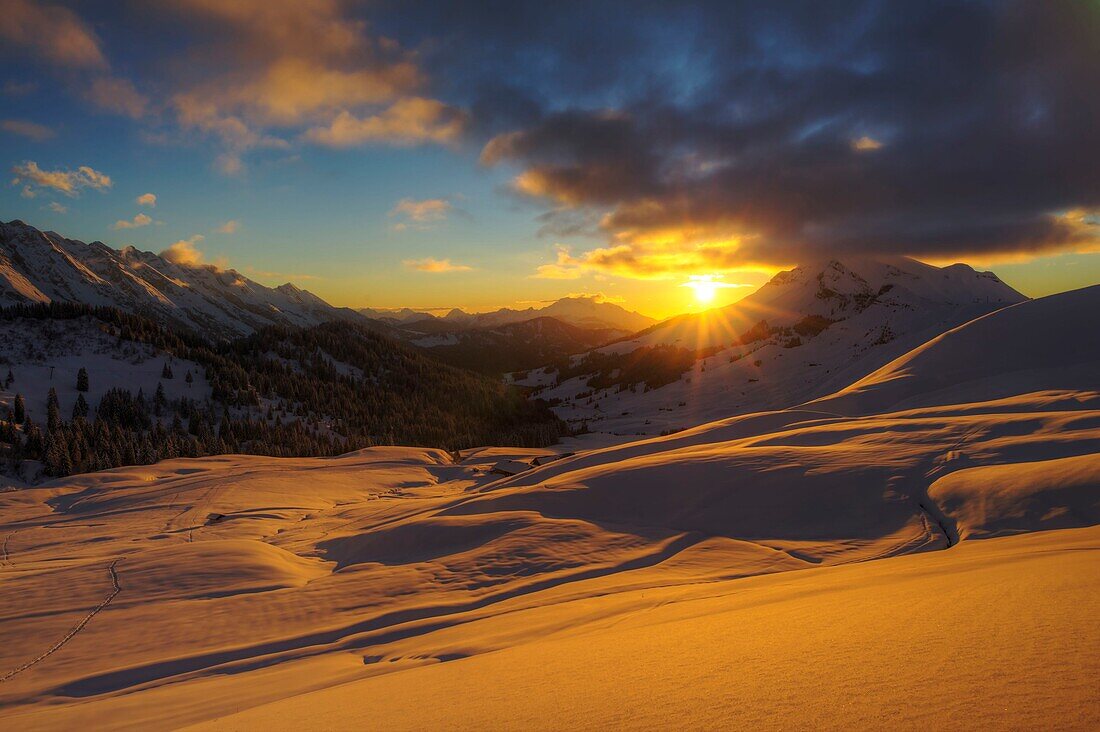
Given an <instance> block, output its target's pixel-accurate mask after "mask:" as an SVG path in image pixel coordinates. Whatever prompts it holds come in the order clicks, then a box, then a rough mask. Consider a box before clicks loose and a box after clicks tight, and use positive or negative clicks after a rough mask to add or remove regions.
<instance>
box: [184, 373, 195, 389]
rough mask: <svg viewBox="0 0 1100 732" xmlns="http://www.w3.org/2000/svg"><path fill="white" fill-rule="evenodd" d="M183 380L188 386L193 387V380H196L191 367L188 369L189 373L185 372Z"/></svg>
mask: <svg viewBox="0 0 1100 732" xmlns="http://www.w3.org/2000/svg"><path fill="white" fill-rule="evenodd" d="M183 380H184V381H186V382H187V388H188V389H190V388H191V382H193V381H194V380H195V378H194V377H193V376H191V370H190V369H188V370H187V373H186V374H184V376H183Z"/></svg>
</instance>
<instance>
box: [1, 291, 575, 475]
mask: <svg viewBox="0 0 1100 732" xmlns="http://www.w3.org/2000/svg"><path fill="white" fill-rule="evenodd" d="M19 318H32V319H53V320H75V319H79V318H88V319H91V320H93V321H96V323H97V324H98V326H99V327H101V328H102V329H104V331H105V332H107V333H110V334H111V335H113V336H114V337H116V338H117V339H118V341H119V344H120V345H121V344H122V343H124V342H126V341H133V342H137V343H144V344H147V345H149V346H151V347H153V348H154V349H156V351H157V352H158V353H159V354H161V355H163V356H164V357H165V358H166V361H165V364H164V367H163V369H162V371H161V379H162V380H166V379H171V378H175V374H174V373H173V371H172V364H171V359H172V358H178V359H183V360H186V361H190V362H194V363H196V364H199V367H200V368H201V369H202V375H203V376H204V377H205V379H206V382H207V383H208V384H209V385H210V395H209V397H205V396H204V397H203V398H202V399H194V398H190V397H182V398H178V399H168V398H166V397H165V392H164V388H163V382H162V383H160V384H158V388H157V390H156V392H155V393H154V394H152V395H148V394H145V393H144V392H143V391H142V390H141V389H138V390H137V392H136V393H134V392H132V391H131V390H128V389H124V388H113V389H110V390H108V391H106V392H105V393H104V394H103V395H102V397H101V398H100V400H99V402H98V403H97V404H96V405H95V407H94V409H93V408H92V406H91V405H90V404H88V402H87V400H86V399H85V397H84V394H85V393H86V392H87V391H88V388H89V374H88V372H87V370H86V369H81V370H80V371H79V372H78V375H77V384H76V387H77V399H76V402H75V404H74V405H73V409H72V411H71V413H70V414H68V415H63V414H62V413H61V409H60V404H59V403H58V400H57V395H56V391H54V390H52V389H51V393H50V394H48V395H47V410H46V411H47V414H46V420H45V423H44V424H42V425H39V424H37V423H36V422H35V421H34V420H33V419H31V417H30V415H29V414H28V413H27V410H26V406H25V402H24V399H23V398H22V396H21V395H19V396H17V397H16V398H15V400H14V403H13V408H12V409H11V410H9V414H7V415H6V418H5V419H4V420H3V422H0V450H3V451H4V452H6V454H7V457H8V459H9V460H10V461H11V462H12V463H15V464H18V463H20V462H21V461H23V460H40V461H42V463H43V465H44V469H45V472H46V473H47V474H49V475H54V476H61V475H68V474H71V473H78V472H86V471H90V470H102V469H105V468H110V467H116V466H119V465H132V464H149V463H153V462H156V461H158V460H163V459H167V458H174V457H199V456H203V455H213V454H225V453H246V454H259V455H274V456H283V457H310V456H323V455H337V454H341V453H343V452H347V451H349V450H355V449H360V448H363V447H369V446H372V445H383V444H403V445H419V446H430V447H442V448H445V449H450V450H455V449H462V448H466V447H472V446H475V445H485V444H510V445H520V446H543V445H547V444H552V443H553V442H555V441H557V440H558V439H559V438H560V437H561V436H562V435H563V434H566V432H567V428H566V427H565V425H564V423H562V422H561V421H560V420H558V419H557V418H556V417H555V416H554V415H553V413H552V412H551V411H550V410H549V409H548V408H547V406H546V405H545V403H542V402H538V401H531V400H528V399H527V398H526V397H525V394H524V393H523V392H522V391H521V390H519V389H516V388H513V387H507V386H505V385H504V384H501V383H499V382H498V381H496V380H493V379H490V378H487V377H484V376H480V375H478V374H474V373H472V372H469V371H465V370H462V369H458V368H455V367H452V366H447V365H445V364H442V363H440V362H438V361H436V360H434V359H432V358H430V357H428V356H426V355H424V354H421V353H418V352H416V351H414V350H412V349H410V348H408V347H406V346H403V345H401V344H398V343H396V342H394V341H392V340H390V339H388V338H386V337H384V336H382V335H380V334H378V333H376V332H374V331H372V330H370V329H369V328H367V327H363V326H360V325H357V324H353V323H342V322H336V323H326V324H323V325H319V326H315V327H312V328H289V327H282V326H273V327H270V328H267V329H264V330H261V331H259V332H257V333H255V334H254V335H252V336H248V337H246V338H242V339H238V340H236V341H233V342H230V343H224V344H217V345H215V344H212V343H209V342H207V341H206V340H205V339H203V338H202V337H201V336H198V335H196V334H194V333H191V332H188V331H184V330H176V329H172V328H167V327H164V326H162V325H161V324H159V323H157V322H155V321H153V320H150V319H148V318H144V317H142V316H138V315H134V314H131V313H126V312H122V311H119V310H116V309H114V308H109V307H98V306H89V305H82V304H74V303H48V304H39V303H35V304H20V305H14V306H10V307H7V308H2V309H0V322H3V321H14V320H16V319H19ZM192 378H193V377H192V374H191V373H190V371H189V370H188V371H187V373H186V374H185V375H184V379H185V380H186V381H188V383H191V380H192ZM5 382H6V384H7V388H8V389H9V390H15V391H18V390H19V384H18V377H17V375H16V374H11V373H10V372H9V375H8V378H7V379H6V380H5ZM12 382H14V383H12Z"/></svg>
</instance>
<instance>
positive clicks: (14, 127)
mask: <svg viewBox="0 0 1100 732" xmlns="http://www.w3.org/2000/svg"><path fill="white" fill-rule="evenodd" d="M0 129H2V130H4V132H10V133H12V134H13V135H21V136H22V137H26V138H28V139H31V140H34V141H35V142H42V141H43V140H48V139H50V138H51V137H53V136H54V131H53V130H52V129H50V128H49V127H46V126H45V125H40V124H38V123H37V122H28V121H26V120H21V119H6V120H3V121H2V122H0Z"/></svg>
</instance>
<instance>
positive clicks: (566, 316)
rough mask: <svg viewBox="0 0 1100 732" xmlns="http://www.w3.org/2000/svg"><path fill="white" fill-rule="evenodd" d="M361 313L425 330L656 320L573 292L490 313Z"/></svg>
mask: <svg viewBox="0 0 1100 732" xmlns="http://www.w3.org/2000/svg"><path fill="white" fill-rule="evenodd" d="M359 312H360V313H362V314H363V315H365V316H367V317H368V318H371V319H372V320H381V321H383V322H387V323H390V324H393V325H399V326H401V327H403V328H407V329H409V330H415V331H419V332H422V333H439V332H445V331H457V330H463V329H473V328H496V327H499V326H502V325H509V324H512V323H522V322H525V321H528V320H533V319H535V318H555V319H557V320H560V321H562V322H563V323H568V324H569V325H572V326H575V327H578V328H586V329H590V330H612V331H621V332H624V333H634V332H637V331H639V330H642V329H643V328H648V327H649V326H651V325H653V324H654V323H656V322H657V320H656V319H654V318H651V317H649V316H648V315H642V314H641V313H636V312H633V311H631V310H627V309H626V308H624V307H622V306H621V305H617V304H615V303H613V302H608V301H606V300H604V299H603V298H602V297H600V296H598V295H573V296H570V297H563V298H561V299H560V300H555V301H553V302H550V303H548V304H545V305H543V306H542V307H529V308H524V309H522V310H516V309H513V308H501V309H499V310H494V311H492V312H487V313H468V312H466V311H464V310H462V309H460V308H454V309H452V310H450V311H448V312H447V313H446V314H445V315H443V316H437V315H434V314H432V313H430V312H427V311H423V310H412V309H410V308H400V309H397V310H378V309H372V308H361V309H360V310H359Z"/></svg>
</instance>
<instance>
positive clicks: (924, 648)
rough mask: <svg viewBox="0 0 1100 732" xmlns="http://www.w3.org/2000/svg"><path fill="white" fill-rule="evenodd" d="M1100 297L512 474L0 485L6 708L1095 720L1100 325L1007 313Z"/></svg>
mask: <svg viewBox="0 0 1100 732" xmlns="http://www.w3.org/2000/svg"><path fill="white" fill-rule="evenodd" d="M1097 306H1100V288H1091V289H1089V290H1083V291H1078V292H1077V293H1070V294H1068V295H1064V296H1056V297H1052V298H1046V299H1044V300H1038V301H1034V302H1030V303H1025V304H1023V305H1020V306H1017V307H1013V308H1009V309H1007V310H1003V311H1000V312H999V313H997V314H996V315H994V316H990V317H989V318H986V319H983V320H980V321H976V322H975V323H971V324H969V325H968V326H965V327H964V328H961V329H959V330H958V331H956V332H954V333H952V334H947V335H946V336H945V337H943V338H940V339H937V340H935V341H933V342H931V343H929V344H928V345H926V346H925V347H923V348H921V349H918V350H917V351H914V352H913V353H911V354H908V355H906V356H904V357H902V358H900V359H898V360H896V361H894V362H893V363H891V364H889V365H888V366H886V367H884V368H883V369H881V370H879V371H878V372H876V373H875V374H872V375H871V376H870V377H868V378H867V379H864V380H862V381H861V382H859V383H857V384H855V385H853V386H852V387H851V388H849V389H845V390H842V391H841V392H839V393H837V394H836V395H833V396H831V397H829V398H827V399H823V400H819V401H817V402H814V403H810V404H806V405H803V406H801V407H798V408H794V409H788V410H781V411H770V412H760V413H755V414H748V415H742V416H738V417H733V418H729V419H724V420H721V421H718V422H712V423H708V424H705V425H702V426H699V427H696V428H694V429H690V430H685V431H682V432H679V433H677V434H675V435H670V436H667V437H656V438H650V439H646V440H641V441H637V442H620V443H618V444H609V445H608V444H599V443H596V442H588V443H586V442H584V441H579V442H577V443H574V444H572V445H570V446H565V447H563V448H560V449H565V448H566V447H568V448H569V450H568V451H573V450H577V452H576V454H574V455H572V456H568V457H564V458H562V459H558V460H555V461H553V462H550V463H548V464H547V465H545V466H543V467H538V468H535V469H533V470H530V471H527V472H523V473H521V474H519V475H516V476H513V477H505V478H502V477H499V476H497V475H494V474H492V473H491V472H490V471H489V469H490V468H491V467H492V466H493V465H494V464H495V463H496V462H498V461H500V460H510V461H515V460H530V459H532V458H534V457H546V456H547V455H546V451H543V450H532V451H524V450H520V449H516V448H485V449H482V450H475V451H466V452H464V453H463V454H462V455H460V456H458V457H459V460H458V461H457V462H456V461H455V459H454V456H451V455H448V454H446V453H444V452H441V451H436V450H427V449H417V448H372V449H369V450H364V451H360V452H358V453H352V454H350V455H346V456H342V457H340V458H331V459H312V460H306V459H302V460H278V459H272V458H265V457H248V456H221V457H212V458H204V459H200V460H177V461H169V462H164V463H160V464H157V465H151V466H144V467H135V468H120V469H116V470H111V471H105V472H103V473H97V474H90V475H82V476H74V477H71V478H67V479H63V480H59V481H56V482H54V483H52V484H46V485H43V486H39V487H36V488H33V489H25V490H20V491H12V492H7V493H0V547H2V551H0V678H3V679H4V680H3V681H2V682H0V726H10V727H11V728H13V729H72V728H74V727H83V728H96V729H150V728H160V729H163V728H177V727H183V726H187V725H192V724H194V725H199V726H200V728H209V729H240V730H243V729H257V728H261V729H302V728H326V729H343V728H358V727H370V728H396V729H438V728H467V729H533V728H562V727H567V728H573V727H578V728H602V729H606V728H608V727H631V728H636V727H642V728H685V727H686V728H719V727H733V728H750V727H751V728H768V729H780V728H782V729H790V728H837V729H839V728H852V727H855V728H860V729H864V728H901V729H918V728H921V729H924V728H927V727H929V726H931V725H950V726H966V727H975V728H978V727H980V728H1039V727H1042V728H1059V729H1095V728H1096V727H1097V726H1098V725H1100V691H1098V687H1097V686H1096V684H1095V679H1096V677H1097V675H1098V674H1100V653H1098V650H1097V649H1100V624H1097V623H1096V617H1097V616H1098V612H1100V564H1098V563H1097V562H1096V559H1095V557H1096V556H1097V554H1096V552H1097V550H1098V549H1100V529H1098V525H1100V501H1098V495H1100V381H1098V379H1100V368H1098V366H1100V339H1096V338H1084V339H1078V340H1076V341H1074V342H1073V343H1072V344H1069V343H1066V342H1065V341H1063V340H1059V339H1057V338H1056V336H1057V332H1056V329H1054V328H1053V327H1052V328H1051V329H1050V333H1049V334H1048V335H1046V336H1043V337H1041V338H1038V339H1037V340H1033V341H1029V342H1025V341H1023V340H1022V339H1020V338H1018V337H1017V338H1012V337H1009V336H1011V335H1012V334H1018V333H1020V332H1022V330H1023V329H1025V328H1028V327H1031V326H1032V325H1033V324H1034V323H1035V322H1043V323H1050V322H1053V321H1052V319H1057V320H1060V321H1062V322H1063V323H1064V327H1067V328H1072V329H1075V332H1076V333H1084V332H1087V329H1085V327H1084V325H1085V323H1086V322H1087V320H1088V318H1090V317H1091V314H1092V313H1094V312H1096V309H1097ZM1059 327H1062V326H1059ZM1044 338H1045V339H1046V340H1043V339H1044ZM1032 346H1034V347H1032ZM974 349H985V350H987V351H988V352H989V353H990V356H991V357H990V358H989V359H988V360H985V361H982V362H980V363H975V362H974V361H973V359H968V358H967V355H968V354H969V353H971V352H972V351H973V350H974ZM997 349H1000V350H997ZM1006 355H1007V356H1013V355H1014V357H1011V358H1006ZM952 385H954V388H955V390H954V391H952ZM960 394H962V395H964V396H960ZM965 395H970V396H971V398H964V397H965ZM585 439H586V440H590V441H594V440H598V439H600V438H598V437H586V438H585Z"/></svg>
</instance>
